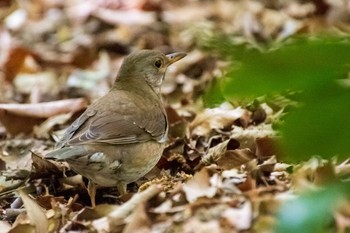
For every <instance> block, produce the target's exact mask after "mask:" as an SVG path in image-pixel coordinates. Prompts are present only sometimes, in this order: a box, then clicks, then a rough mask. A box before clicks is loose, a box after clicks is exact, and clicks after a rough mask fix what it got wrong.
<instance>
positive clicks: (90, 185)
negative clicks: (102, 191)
mask: <svg viewBox="0 0 350 233" xmlns="http://www.w3.org/2000/svg"><path fill="white" fill-rule="evenodd" d="M87 191H88V194H89V196H90V201H91V207H92V208H95V206H96V202H95V197H96V185H95V184H94V183H93V182H92V181H91V180H89V183H88V187H87Z"/></svg>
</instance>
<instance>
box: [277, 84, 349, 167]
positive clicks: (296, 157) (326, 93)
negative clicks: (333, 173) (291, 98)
mask: <svg viewBox="0 0 350 233" xmlns="http://www.w3.org/2000/svg"><path fill="white" fill-rule="evenodd" d="M319 91H320V93H321V94H320V95H311V96H309V98H307V99H306V100H305V102H304V103H303V105H302V107H300V108H297V109H295V110H294V111H291V112H290V113H289V114H288V115H287V116H285V122H284V124H282V126H281V128H280V130H281V133H282V138H283V140H282V148H283V149H284V150H285V152H286V153H287V156H288V160H290V161H291V162H299V161H301V160H306V159H308V158H309V157H310V155H321V156H323V157H324V158H328V159H330V158H331V157H333V156H334V155H338V156H339V157H340V158H341V159H346V158H348V157H349V152H350V122H349V116H350V106H349V104H350V90H348V89H343V88H341V87H339V86H336V85H335V84H334V85H333V86H332V85H330V86H329V87H328V88H325V89H323V90H319Z"/></svg>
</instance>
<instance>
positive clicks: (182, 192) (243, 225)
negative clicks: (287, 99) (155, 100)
mask: <svg viewBox="0 0 350 233" xmlns="http://www.w3.org/2000/svg"><path fill="white" fill-rule="evenodd" d="M8 2H9V3H11V4H9V5H8V6H6V5H5V6H4V7H3V6H1V18H2V19H4V20H5V21H4V22H5V23H4V24H2V25H1V26H0V41H1V43H0V48H1V49H0V135H1V142H0V147H1V151H0V168H1V179H0V213H1V214H0V216H1V221H0V226H1V227H0V229H1V230H0V231H1V232H186V233H187V232H188V233H190V232H213V233H214V232H273V229H274V226H275V224H276V213H277V209H278V206H280V205H281V203H282V202H283V201H285V200H288V199H293V198H295V195H296V194H297V193H299V192H304V191H305V190H310V189H316V188H317V184H320V183H324V182H327V179H331V177H334V176H348V175H349V172H350V169H349V161H344V162H342V163H337V162H336V161H323V160H320V159H317V158H314V159H311V160H310V161H306V162H305V163H303V164H298V165H293V164H285V163H283V161H280V160H279V157H280V155H281V154H280V152H279V151H278V150H277V149H276V148H277V147H276V144H277V143H278V137H279V135H277V134H276V131H275V130H274V129H273V124H274V122H275V120H276V118H277V119H279V118H280V117H281V111H280V109H277V110H276V109H274V108H273V107H274V106H269V104H270V103H261V105H260V108H259V111H260V112H257V111H252V109H250V108H248V107H247V106H245V105H237V104H235V103H228V102H226V103H224V104H222V105H220V106H217V107H215V108H206V107H204V104H203V101H202V99H201V95H202V94H203V93H204V92H205V91H206V90H207V87H208V86H209V85H210V84H211V83H212V82H213V80H214V79H216V78H218V76H221V74H222V73H224V72H225V65H224V64H225V62H224V61H222V60H221V58H220V57H217V56H216V55H214V54H211V53H210V52H208V51H206V50H205V48H206V46H208V41H207V40H206V38H207V36H208V35H215V34H216V33H225V34H227V35H235V37H236V39H237V40H241V41H245V42H249V43H251V44H259V43H261V42H273V41H281V40H283V39H285V38H288V37H289V36H292V35H295V34H299V33H301V32H303V31H304V32H308V33H313V32H314V31H317V30H321V29H322V27H323V26H324V22H323V21H322V20H318V19H317V18H316V17H312V16H313V15H314V14H315V12H318V13H319V14H321V15H322V14H323V15H322V16H323V17H324V19H326V21H328V23H329V24H330V25H333V26H334V25H338V26H339V28H341V30H344V31H349V27H348V25H347V24H345V23H344V17H342V16H343V15H346V16H349V12H348V11H345V10H344V7H343V6H342V5H341V4H340V3H339V4H335V3H330V1H325V2H327V4H328V5H327V6H328V7H329V8H330V10H329V11H328V13H324V12H323V11H322V7H321V5H322V4H321V3H320V2H324V1H314V2H313V3H300V2H297V1H290V2H288V3H287V2H281V1H271V2H270V3H267V2H259V1H235V2H232V1H226V0H222V1H204V2H203V1H180V2H172V1H168V2H165V1H152V0H146V1H134V2H133V3H130V2H129V1H123V0H116V1H96V2H94V1H83V0H78V1H75V2H74V4H72V3H71V2H70V1H49V0H45V1H40V2H35V1H28V2H27V3H24V2H22V1H19V2H18V3H17V2H16V1H8ZM2 8H3V9H4V10H5V11H2V10H3V9H2ZM2 12H5V13H4V14H3V13H2ZM322 12H323V13H322ZM137 49H158V50H161V51H163V52H165V53H168V52H173V51H186V52H188V56H187V58H186V59H184V60H183V61H181V62H179V63H176V64H174V66H173V67H171V69H169V71H168V74H167V77H166V80H165V82H164V88H163V90H162V94H163V97H164V100H165V102H166V105H167V106H166V108H167V114H168V116H169V123H170V130H169V140H168V142H167V146H166V149H165V151H164V154H163V156H162V158H161V160H160V161H159V163H158V165H157V166H156V167H155V168H154V169H153V170H152V171H151V172H150V173H149V174H147V175H146V176H145V177H144V178H142V179H140V180H139V181H137V182H135V183H133V184H131V185H129V187H128V189H129V191H130V193H129V194H128V195H126V196H123V197H117V192H116V189H115V188H101V187H100V188H99V189H98V191H97V199H96V200H97V204H98V205H97V206H96V208H95V209H91V208H90V207H89V205H90V203H89V199H88V194H87V191H86V182H85V180H84V179H83V178H82V177H81V176H80V175H77V174H75V173H74V172H73V171H71V170H70V169H69V166H68V165H67V164H66V163H62V162H55V161H47V160H45V159H43V156H44V155H45V154H46V153H47V152H48V151H50V150H51V149H53V147H54V142H55V137H56V136H55V135H60V132H62V130H64V129H65V128H66V127H67V126H68V125H69V124H70V123H71V122H72V121H73V120H74V119H76V117H77V116H78V115H79V113H80V112H81V111H83V110H84V109H85V108H86V106H87V105H88V103H90V102H92V101H94V100H95V99H96V98H98V97H100V96H102V95H103V94H105V93H106V92H107V91H108V88H109V87H110V85H111V83H112V82H113V79H114V76H115V74H116V73H117V71H118V68H119V66H120V62H121V59H122V58H123V56H125V55H126V54H127V53H129V52H130V51H133V50H137ZM257 114H259V115H257ZM293 191H294V192H295V193H294V192H293ZM346 205H349V203H348V202H345V203H344V206H346ZM349 216H350V214H349V212H348V211H347V209H346V208H343V209H342V210H340V211H337V212H336V213H335V220H336V223H337V228H338V229H340V232H342V231H341V230H342V229H346V228H349V225H350V224H349Z"/></svg>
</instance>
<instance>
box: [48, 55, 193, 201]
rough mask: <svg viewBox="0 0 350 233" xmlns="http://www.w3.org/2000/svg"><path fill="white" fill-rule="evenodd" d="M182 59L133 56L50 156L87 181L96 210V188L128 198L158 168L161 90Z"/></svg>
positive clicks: (162, 137) (162, 133) (162, 135)
mask: <svg viewBox="0 0 350 233" xmlns="http://www.w3.org/2000/svg"><path fill="white" fill-rule="evenodd" d="M184 56H186V54H185V53H172V54H168V55H164V54H163V53H161V52H158V51H153V50H142V51H139V52H134V53H131V54H130V55H129V56H127V57H126V58H125V59H124V62H123V64H122V66H121V67H120V70H119V73H118V75H117V78H116V80H115V82H114V84H113V86H112V88H111V90H110V91H109V92H108V93H107V94H106V95H105V96H103V97H101V98H100V99H98V100H97V101H95V102H94V103H92V104H91V105H90V106H89V107H88V108H87V109H86V111H85V112H84V113H83V114H82V115H81V116H80V117H79V118H78V119H76V120H75V121H74V122H73V123H72V125H70V126H69V128H68V129H67V130H66V132H65V134H64V135H63V137H62V139H61V140H60V142H58V144H57V149H56V150H54V151H53V152H50V153H49V154H48V155H47V156H46V157H47V158H54V159H57V160H63V161H67V162H68V164H69V165H70V167H71V168H72V169H73V170H74V171H76V172H77V173H79V174H81V175H83V176H85V177H87V178H88V179H89V187H88V191H89V195H90V198H91V204H92V206H95V186H94V184H97V185H99V186H103V187H117V188H118V191H119V193H120V194H125V193H126V191H127V190H126V186H127V184H129V183H131V182H134V181H136V180H138V179H139V178H141V177H142V176H144V175H145V174H146V173H148V172H149V171H150V170H151V169H152V168H153V167H154V166H155V165H156V164H157V162H158V160H159V159H160V157H161V155H162V152H163V149H164V142H165V141H166V138H167V132H168V123H167V116H166V112H165V110H164V107H163V103H162V100H161V93H160V89H161V85H162V82H163V79H164V75H165V71H166V69H167V67H168V66H169V65H171V64H172V63H174V62H176V61H178V60H180V59H182V58H183V57H184Z"/></svg>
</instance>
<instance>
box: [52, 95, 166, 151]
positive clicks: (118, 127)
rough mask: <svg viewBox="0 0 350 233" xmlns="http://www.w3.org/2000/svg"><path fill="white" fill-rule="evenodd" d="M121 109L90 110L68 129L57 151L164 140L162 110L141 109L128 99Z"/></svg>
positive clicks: (156, 108) (164, 124) (163, 116)
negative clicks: (76, 146)
mask: <svg viewBox="0 0 350 233" xmlns="http://www.w3.org/2000/svg"><path fill="white" fill-rule="evenodd" d="M118 101H119V103H120V102H121V101H123V100H121V99H119V100H118ZM119 105H122V106H123V107H122V108H118V107H112V108H108V110H103V109H102V108H99V107H97V108H89V109H87V110H86V111H85V112H84V113H83V114H82V115H81V116H80V117H79V118H78V119H77V120H76V121H75V122H74V123H73V124H72V125H71V126H70V127H69V128H68V129H67V131H66V133H65V134H64V136H63V138H62V140H61V143H59V144H58V147H63V146H65V145H79V144H80V145H82V144H91V143H108V144H116V145H118V144H129V143H137V142H145V141H149V140H156V141H161V140H162V139H163V138H165V135H166V129H167V119H166V115H165V113H164V111H163V110H162V108H160V107H159V106H151V107H150V108H149V109H141V108H140V107H139V106H137V104H135V103H134V102H132V101H130V100H128V99H126V100H125V101H123V103H122V104H119ZM95 106H98V105H95ZM113 106H118V104H114V105H113Z"/></svg>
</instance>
